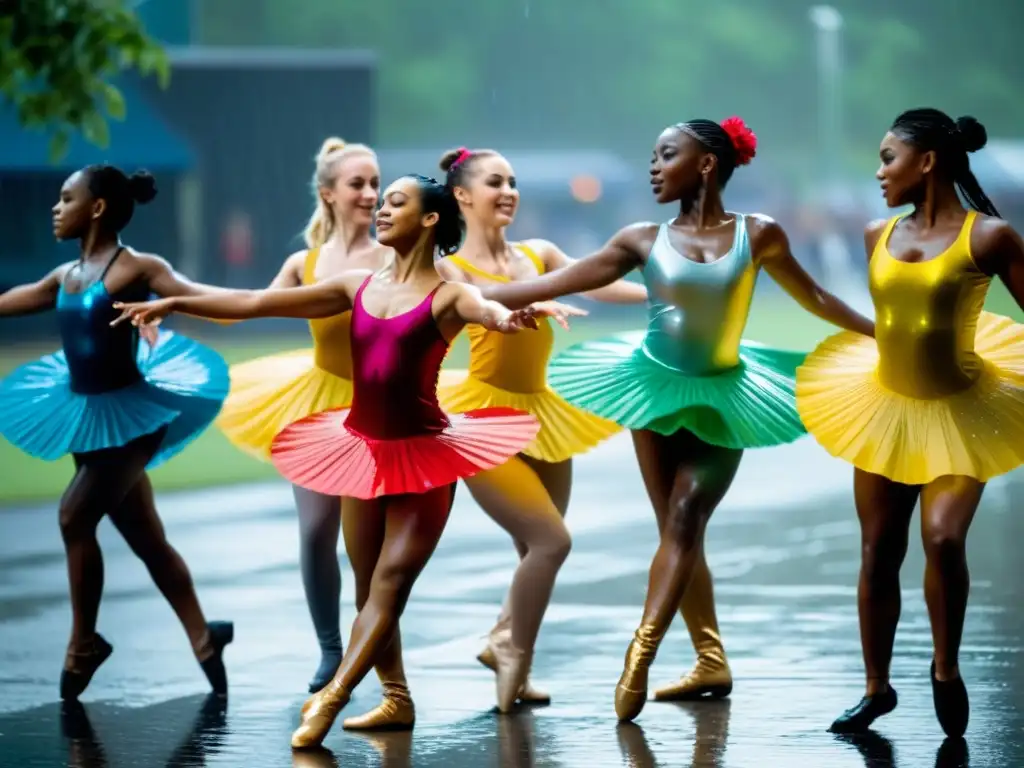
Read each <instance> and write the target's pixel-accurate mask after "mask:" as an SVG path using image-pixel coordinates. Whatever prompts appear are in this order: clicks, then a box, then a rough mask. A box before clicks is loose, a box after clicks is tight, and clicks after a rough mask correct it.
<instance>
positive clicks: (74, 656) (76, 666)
mask: <svg viewBox="0 0 1024 768" xmlns="http://www.w3.org/2000/svg"><path fill="white" fill-rule="evenodd" d="M87 648H88V650H86V651H83V652H77V651H76V652H71V651H69V652H68V655H67V658H66V659H65V661H64V669H63V670H61V673H60V697H61V699H62V700H64V701H76V700H77V699H78V697H79V696H81V695H82V694H83V693H84V692H85V689H86V688H88V687H89V683H90V682H92V678H93V675H95V674H96V670H98V669H99V668H100V666H101V665H102V664H103V662H105V661H106V660H107V659H109V658H110V654H112V653H113V652H114V646H112V645H111V644H110V643H108V642H107V641H106V640H104V639H103V636H102V635H101V634H100V633H99V632H97V633H95V634H94V635H93V639H92V643H90V644H89V645H88V646H87Z"/></svg>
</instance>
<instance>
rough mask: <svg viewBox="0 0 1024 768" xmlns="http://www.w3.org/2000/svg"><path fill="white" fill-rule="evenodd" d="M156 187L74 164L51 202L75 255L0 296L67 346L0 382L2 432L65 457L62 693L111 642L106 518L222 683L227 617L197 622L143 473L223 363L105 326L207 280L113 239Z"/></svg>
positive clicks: (201, 423) (193, 423)
mask: <svg viewBox="0 0 1024 768" xmlns="http://www.w3.org/2000/svg"><path fill="white" fill-rule="evenodd" d="M156 191H157V190H156V184H155V181H154V179H153V177H152V176H151V175H149V174H148V173H146V172H138V173H133V174H132V175H131V176H126V175H125V174H124V172H122V171H121V170H120V169H118V168H115V167H113V166H110V165H90V166H88V167H86V168H83V169H82V170H80V171H77V172H75V173H73V174H71V176H69V177H68V179H67V180H66V181H65V182H64V184H63V186H62V187H61V190H60V199H59V200H58V201H57V204H56V205H54V206H53V230H54V235H55V236H56V237H57V239H58V240H78V242H79V246H80V254H79V258H78V259H77V260H75V261H72V262H68V263H66V264H62V265H60V266H59V267H57V268H56V269H54V270H53V271H52V272H50V273H49V274H48V275H46V276H45V277H43V278H42V279H41V280H39V281H38V282H36V283H32V284H28V285H22V286H18V287H16V288H12V289H10V290H9V291H7V292H6V293H3V294H2V295H0V315H8V316H10V315H27V314H31V313H35V312H42V311H45V310H49V309H55V310H56V311H57V321H58V324H59V327H60V335H61V342H62V345H63V349H62V351H60V352H57V353H55V354H51V355H47V356H46V357H43V358H42V359H40V360H37V361H34V362H30V363H26V364H25V365H22V366H21V367H20V368H17V369H15V370H14V371H13V372H12V373H11V374H10V375H9V376H7V377H6V378H5V379H3V381H0V434H2V435H3V436H4V437H5V438H7V440H9V441H10V442H11V443H13V444H14V445H16V446H17V447H18V448H20V449H21V450H23V451H25V452H26V453H28V454H29V455H31V456H36V457H38V458H41V459H45V460H48V461H53V460H55V459H58V458H60V457H61V456H64V455H66V454H71V456H72V458H73V459H74V464H75V474H74V476H73V477H72V479H71V482H70V484H69V485H68V487H67V490H66V491H65V492H64V495H63V497H62V498H61V501H60V508H59V515H58V517H59V522H60V530H61V537H62V538H63V541H64V549H65V551H66V553H67V562H68V581H69V583H70V593H71V610H72V614H73V623H72V629H71V639H70V642H69V643H68V649H67V654H66V656H65V660H64V668H63V671H62V672H61V676H60V696H61V698H62V699H65V700H74V699H77V698H78V697H79V696H80V695H81V694H82V692H83V691H85V689H86V687H87V686H88V685H89V682H90V681H91V680H92V677H93V675H94V674H95V673H96V670H97V669H99V667H100V665H101V664H103V662H104V661H106V660H107V658H108V657H109V656H110V654H111V653H112V652H113V647H112V646H111V645H110V644H109V643H108V642H107V641H106V640H105V639H104V638H103V637H102V636H101V635H100V634H99V633H98V632H97V631H96V620H97V615H98V613H99V607H100V598H101V596H102V593H103V576H104V574H103V555H102V553H101V551H100V546H99V542H98V541H97V538H96V529H97V527H98V526H99V523H100V520H101V519H102V518H103V516H104V515H107V516H109V517H110V520H111V522H113V524H114V526H115V527H116V528H117V530H118V532H119V533H120V534H121V535H122V536H123V537H124V539H125V541H126V542H127V543H128V545H129V546H130V547H131V549H132V551H133V552H134V553H135V554H136V556H138V557H139V559H141V560H142V562H143V563H145V565H146V568H147V569H148V570H149V574H150V576H151V578H152V579H153V581H154V583H155V584H156V586H157V588H158V589H159V590H160V591H161V593H163V596H164V597H165V598H166V599H167V602H168V603H170V605H171V608H173V609H174V612H175V613H176V614H177V616H178V619H179V620H180V621H181V623H182V625H183V626H184V628H185V631H186V633H187V634H188V638H189V642H190V643H191V645H192V651H193V653H194V654H195V656H196V659H197V660H198V661H199V664H200V666H201V668H202V670H203V672H204V673H205V675H206V677H207V679H208V680H209V682H210V685H211V687H212V688H213V690H214V691H215V692H216V693H219V694H224V695H226V694H227V690H228V683H227V674H226V672H225V669H224V661H223V653H224V647H225V646H226V645H227V644H228V643H230V642H231V640H232V638H233V636H234V626H233V625H232V624H231V623H230V622H224V621H211V622H207V621H206V618H205V617H204V615H203V611H202V609H201V608H200V606H199V599H198V598H197V597H196V592H195V587H194V586H193V583H192V576H191V574H190V573H189V570H188V567H187V566H186V565H185V562H184V560H182V558H181V555H179V554H178V552H177V551H176V550H175V549H174V548H173V547H172V546H171V545H170V544H169V543H168V541H167V538H166V537H165V534H164V528H163V524H162V523H161V521H160V516H159V515H158V514H157V510H156V504H155V502H154V499H153V488H152V486H151V485H150V481H149V477H148V475H147V470H148V469H152V468H153V467H156V466H158V465H160V464H162V463H163V462H165V461H167V460H168V459H169V458H171V457H172V456H174V455H175V454H177V453H178V452H179V451H181V450H182V449H183V448H184V447H185V446H186V445H188V444H189V443H190V442H191V441H192V440H193V439H194V438H195V437H197V436H198V435H199V434H200V433H201V432H202V431H203V430H204V429H205V428H206V427H207V426H208V425H209V424H210V423H211V422H212V421H213V420H214V418H215V417H216V415H217V411H218V409H219V408H220V405H221V403H222V402H223V400H224V397H225V395H226V394H227V389H228V371H227V366H226V365H225V363H224V361H223V360H222V359H221V358H220V356H219V355H217V354H216V353H215V352H213V351H212V350H210V349H207V348H206V347H204V346H202V345H201V344H197V343H196V342H194V341H191V340H190V339H187V338H185V337H183V336H179V335H176V334H172V333H167V332H162V333H160V334H159V335H156V333H155V330H154V333H153V336H152V339H153V345H152V346H149V345H145V344H143V345H140V344H139V338H138V334H137V333H136V332H135V330H134V329H133V328H131V327H130V326H122V327H115V328H112V327H110V322H111V320H112V319H114V318H116V317H117V315H118V313H117V312H116V311H115V310H114V308H113V304H114V303H115V302H117V301H138V300H142V299H144V298H146V297H147V296H149V295H150V293H155V294H157V295H161V296H165V295H171V294H177V295H189V294H194V293H201V292H204V291H205V289H204V288H203V287H202V286H198V285H196V284H194V283H191V282H189V281H188V280H186V279H185V278H183V277H182V276H181V275H179V274H177V273H176V272H174V271H173V270H172V269H171V268H170V266H169V265H168V264H167V262H166V261H164V260H163V259H161V258H160V257H158V256H154V255H153V254H149V253H141V252H139V251H136V250H134V249H132V248H130V247H128V246H125V245H124V244H123V243H122V242H121V239H120V232H121V230H123V229H124V228H125V227H126V226H127V225H128V222H130V221H131V219H132V215H133V214H134V212H135V205H136V203H138V204H140V205H142V204H146V203H148V202H150V201H151V200H152V199H153V198H154V197H155V196H156Z"/></svg>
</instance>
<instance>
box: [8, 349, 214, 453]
mask: <svg viewBox="0 0 1024 768" xmlns="http://www.w3.org/2000/svg"><path fill="white" fill-rule="evenodd" d="M136 362H137V364H138V367H139V371H140V372H141V373H142V378H141V379H140V380H138V381H137V382H135V383H133V384H129V385H128V386H126V387H121V388H119V389H115V390H112V391H109V392H103V393H101V394H80V393H77V392H73V391H72V390H71V374H70V371H69V369H68V364H67V360H66V358H65V356H64V352H55V353H54V354H52V355H46V356H45V357H43V358H41V359H39V360H36V361H34V362H31V363H26V364H24V365H22V366H20V367H18V368H16V369H15V370H14V371H12V372H11V374H10V375H9V376H7V377H6V378H5V379H3V380H2V381H0V435H3V436H4V437H5V438H7V440H9V441H10V442H11V443H12V444H14V445H15V446H17V447H18V448H20V449H21V450H23V451H24V452H25V453H27V454H29V455H31V456H35V457H37V458H40V459H45V460H47V461H54V460H56V459H59V458H60V457H61V456H64V455H65V454H68V453H87V452H89V451H97V450H101V449H103V448H116V447H118V446H122V445H126V444H127V443H130V442H131V441H133V440H136V439H138V438H140V437H142V436H143V435H148V434H152V433H153V432H156V431H157V430H158V429H160V428H162V427H167V432H166V434H165V435H164V439H163V441H162V442H161V444H160V448H159V449H158V450H157V453H156V455H154V456H153V458H152V460H151V461H150V462H149V464H148V465H147V469H152V468H154V467H156V466H159V465H160V464H162V463H164V462H165V461H167V460H168V459H169V458H171V457H172V456H174V455H176V454H177V453H179V452H180V451H181V450H182V449H183V448H185V446H187V445H188V444H189V443H190V442H192V441H193V440H194V439H195V438H196V437H198V436H199V434H200V433H201V432H202V431H203V430H205V429H206V427H208V426H209V425H210V423H211V422H213V420H214V419H215V418H216V417H217V413H218V412H219V411H220V407H221V403H223V402H224V399H225V398H226V397H227V394H228V384H229V380H228V366H227V363H226V362H225V361H224V359H223V358H222V357H221V356H220V355H218V354H217V353H216V352H214V351H213V350H212V349H210V348H208V347H205V346H203V345H202V344H199V343H198V342H195V341H193V340H192V339H189V338H187V337H185V336H179V335H177V334H175V333H172V332H170V331H161V332H160V335H159V338H158V339H157V342H156V345H155V346H153V347H150V345H149V344H148V343H146V342H144V341H140V342H139V348H138V354H137V357H136Z"/></svg>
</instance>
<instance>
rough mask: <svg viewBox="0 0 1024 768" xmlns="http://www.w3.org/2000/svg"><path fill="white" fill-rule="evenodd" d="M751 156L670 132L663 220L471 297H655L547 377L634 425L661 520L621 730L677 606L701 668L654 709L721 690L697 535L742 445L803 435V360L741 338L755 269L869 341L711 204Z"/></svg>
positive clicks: (762, 238) (660, 695)
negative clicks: (633, 323) (632, 286)
mask: <svg viewBox="0 0 1024 768" xmlns="http://www.w3.org/2000/svg"><path fill="white" fill-rule="evenodd" d="M755 152H756V137H755V135H754V133H753V132H752V131H751V130H750V129H749V128H748V127H747V126H746V124H745V123H744V122H743V121H742V120H740V119H739V118H736V117H732V118H729V119H728V120H725V121H724V122H723V123H721V124H719V123H716V122H714V121H711V120H703V119H699V120H690V121H688V122H686V123H679V124H677V125H673V126H670V127H668V128H666V129H665V130H664V131H663V132H662V133H661V135H660V136H659V137H658V140H657V143H656V144H655V147H654V154H653V156H652V158H651V187H652V190H653V192H654V195H655V198H656V199H657V201H658V202H659V203H671V202H678V203H679V205H680V212H679V215H678V216H677V217H676V218H675V219H673V220H672V221H670V222H667V223H665V224H661V225H659V224H655V223H651V222H647V223H640V224H634V225H631V226H629V227H626V228H625V229H622V230H620V231H619V232H618V233H617V234H616V235H614V236H613V237H612V239H611V240H610V241H609V242H608V244H607V245H606V246H605V247H604V248H603V249H602V250H600V251H598V252H597V253H595V254H593V255H591V256H588V257H587V258H584V259H581V260H580V261H577V262H575V263H573V264H571V265H569V266H567V267H565V268H564V269H560V270H557V271H555V272H552V273H550V274H547V275H543V276H541V277H538V278H535V279H534V280H530V281H521V282H515V283H509V284H505V285H495V286H488V287H487V288H485V289H484V290H483V293H484V295H485V296H487V297H488V298H492V299H494V300H496V301H500V302H502V303H505V304H506V305H507V306H513V307H515V306H523V305H525V304H526V303H528V302H531V301H540V300H544V299H549V298H554V297H557V296H564V295H569V294H574V293H580V292H583V291H589V290H594V289H596V288H599V287H601V286H604V285H609V284H611V283H612V282H614V281H615V280H618V279H620V278H621V277H622V276H623V275H625V274H627V273H628V272H629V271H630V270H633V269H640V270H641V271H642V273H643V276H644V280H645V283H646V285H647V290H648V292H649V294H650V297H651V298H650V301H649V317H650V319H649V322H648V326H647V330H646V331H640V332H636V333H626V334H621V335H619V336H616V337H614V338H612V339H606V340H602V341H594V342H585V343H583V344H579V345H576V346H574V347H570V348H569V349H567V350H566V351H564V352H562V353H561V354H560V355H558V356H556V357H555V358H554V360H552V362H551V365H550V366H549V367H548V381H549V383H550V385H551V387H552V389H554V390H555V392H557V393H558V394H559V395H561V396H562V397H563V398H565V399H566V400H567V401H568V402H570V403H572V404H573V405H576V406H577V407H580V408H583V409H585V410H588V411H590V412H591V413H594V414H596V415H598V416H601V417H603V418H607V419H610V420H612V421H615V422H616V423H618V424H620V425H622V426H623V427H626V428H628V429H630V430H632V432H633V442H634V446H635V449H636V454H637V459H638V460H639V463H640V469H641V474H642V476H643V478H644V484H645V485H646V487H647V492H648V495H649V496H650V499H651V503H652V506H653V507H654V511H655V516H656V518H657V522H658V530H659V533H660V543H659V545H658V549H657V551H656V552H655V555H654V559H653V561H652V563H651V570H650V580H649V584H648V589H647V599H646V603H645V606H644V611H643V617H642V619H641V623H640V627H639V628H638V629H637V631H636V633H635V635H634V638H633V641H632V642H631V643H630V645H629V649H628V650H627V652H626V659H625V665H624V666H625V668H624V670H623V673H622V677H621V678H620V680H619V683H618V685H617V686H616V690H615V711H616V714H617V715H618V717H619V719H620V720H623V721H629V720H633V719H634V718H636V716H637V715H639V714H640V712H641V710H642V709H643V707H644V704H645V702H646V700H647V678H648V671H649V668H650V665H651V663H652V662H653V661H654V657H655V654H656V653H657V650H658V646H659V645H660V643H661V641H662V639H663V637H664V635H665V632H666V631H667V630H668V628H669V625H670V624H671V622H672V617H673V613H674V612H675V611H676V610H677V609H678V610H679V611H680V612H681V613H682V614H683V618H684V619H685V620H686V623H687V628H688V630H689V632H690V638H691V640H692V641H693V645H694V648H695V650H696V652H697V664H696V666H695V667H694V669H693V670H692V671H691V672H690V673H689V674H687V675H685V676H684V677H683V678H682V679H680V680H679V681H678V682H676V683H673V684H670V685H668V686H665V687H663V688H660V689H658V690H656V691H655V696H654V697H655V699H656V700H660V701H678V700H683V699H691V698H700V697H711V698H720V697H724V696H727V695H728V694H729V693H730V692H731V691H732V673H731V671H730V669H729V665H728V662H727V660H726V658H725V653H724V650H723V647H722V641H721V637H720V634H719V631H718V620H717V617H716V614H715V608H714V590H713V585H712V580H711V574H710V571H709V569H708V566H707V561H706V559H705V554H704V532H705V529H706V527H707V524H708V520H709V519H710V517H711V515H712V513H713V512H714V510H715V508H716V507H717V506H718V504H719V502H720V501H721V500H722V498H723V497H724V496H725V494H726V492H727V491H728V490H729V486H730V485H731V484H732V480H733V477H734V476H735V474H736V470H737V468H738V467H739V463H740V458H741V457H742V455H743V450H744V449H745V448H758V447H768V446H773V445H779V444H782V443H787V442H791V441H792V440H795V439H796V438H798V437H799V436H800V435H802V434H804V429H803V426H802V424H801V423H800V419H799V417H798V415H797V412H796V404H795V400H794V391H793V388H794V376H795V372H796V367H797V365H799V363H800V362H801V361H802V360H803V357H804V355H803V354H802V353H797V352H790V351H784V350H777V349H773V348H770V347H766V346H763V345H760V344H755V343H751V342H744V341H742V334H743V330H744V327H745V326H746V322H747V316H748V313H749V311H750V305H751V301H752V300H753V295H754V285H755V281H756V278H757V274H758V272H759V271H760V270H761V269H762V268H763V269H764V270H765V271H767V272H768V274H769V275H771V276H772V278H774V279H775V281H776V282H777V283H778V284H779V285H780V286H781V287H782V288H783V289H784V290H785V291H786V292H787V293H789V294H790V295H791V296H792V297H793V298H794V299H796V301H797V302H799V304H800V305H801V306H802V307H804V308H805V309H806V310H808V311H809V312H811V313H813V314H815V315H817V316H818V317H821V318H822V319H824V320H826V321H828V322H831V323H834V324H835V325H838V326H840V327H842V328H846V329H849V330H851V331H854V332H856V333H860V334H866V335H871V334H873V333H874V326H873V324H872V322H871V321H870V320H868V319H867V318H865V317H863V316H861V315H859V314H858V313H857V312H855V311H854V310H852V309H851V308H850V307H848V306H847V305H846V304H844V303H843V302H841V301H840V300H839V299H837V298H836V297H835V296H833V295H832V294H830V293H828V292H827V291H825V290H824V289H822V288H821V287H820V286H818V285H817V284H816V283H815V282H814V281H813V280H812V279H811V277H810V276H809V275H808V274H807V273H806V272H805V271H804V270H803V268H801V267H800V265H799V264H798V263H797V261H796V259H795V258H793V255H792V253H791V251H790V248H789V242H788V239H787V238H786V234H785V232H784V231H783V230H782V228H781V227H780V226H779V225H778V224H777V223H776V222H775V221H773V220H772V219H770V218H768V217H767V216H763V215H761V214H749V215H744V214H740V213H731V212H727V211H726V210H725V208H724V207H723V204H722V197H721V193H722V189H723V187H724V186H725V185H726V184H727V183H728V181H729V179H730V178H731V177H732V174H733V171H735V170H736V168H737V167H738V166H741V165H746V164H747V163H749V162H750V160H751V159H752V158H753V157H754V154H755Z"/></svg>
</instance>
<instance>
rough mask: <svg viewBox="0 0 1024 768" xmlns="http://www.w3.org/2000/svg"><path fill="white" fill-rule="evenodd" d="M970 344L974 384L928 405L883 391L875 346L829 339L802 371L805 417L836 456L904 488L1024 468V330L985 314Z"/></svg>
mask: <svg viewBox="0 0 1024 768" xmlns="http://www.w3.org/2000/svg"><path fill="white" fill-rule="evenodd" d="M974 344H975V352H976V353H977V354H978V356H979V357H981V359H982V362H983V365H982V370H981V375H980V376H979V378H978V379H977V381H975V382H974V384H973V385H971V386H970V387H969V388H968V389H966V390H963V391H961V392H957V393H956V394H953V395H949V396H946V397H940V398H935V399H928V400H924V399H918V398H912V397H906V396H904V395H901V394H898V393H896V392H893V391H891V390H889V389H887V388H885V387H883V386H882V385H881V384H880V383H879V381H878V378H877V376H876V373H875V371H876V368H877V366H878V347H877V346H876V345H875V340H874V339H872V338H868V337H866V336H861V335H859V334H855V333H850V332H848V331H844V332H842V333H838V334H836V335H834V336H830V337H829V338H827V339H825V341H823V342H822V343H821V344H820V345H819V346H818V348H817V349H815V350H814V352H812V353H811V354H810V355H808V356H807V361H806V362H805V363H804V365H803V366H801V367H800V369H799V370H798V371H797V407H798V408H799V411H800V416H801V417H802V418H803V420H804V423H805V424H806V425H807V430H808V431H809V432H810V433H811V434H812V435H814V438H815V439H816V440H817V441H818V442H819V443H820V444H821V445H822V447H824V448H825V450H827V451H828V452H829V453H831V454H832V455H833V456H837V457H839V458H841V459H845V460H846V461H848V462H850V463H851V464H853V465H854V466H855V467H858V468H860V469H863V470H865V471H867V472H873V473H875V474H878V475H883V476H885V477H888V478H889V479H891V480H895V481H896V482H899V483H906V484H908V485H922V484H924V483H928V482H931V481H932V480H934V479H935V478H937V477H941V476H943V475H966V476H968V477H974V478H977V479H978V480H988V479H990V478H992V477H996V476H998V475H1001V474H1004V473H1006V472H1009V471H1010V470H1011V469H1014V468H1015V467H1017V466H1020V465H1021V464H1022V463H1024V326H1021V325H1018V324H1017V323H1014V322H1013V321H1012V320H1010V319H1009V318H1006V317H1001V316H999V315H993V314H991V313H989V312H982V313H981V317H980V318H979V321H978V330H977V334H976V336H975V342H974Z"/></svg>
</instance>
